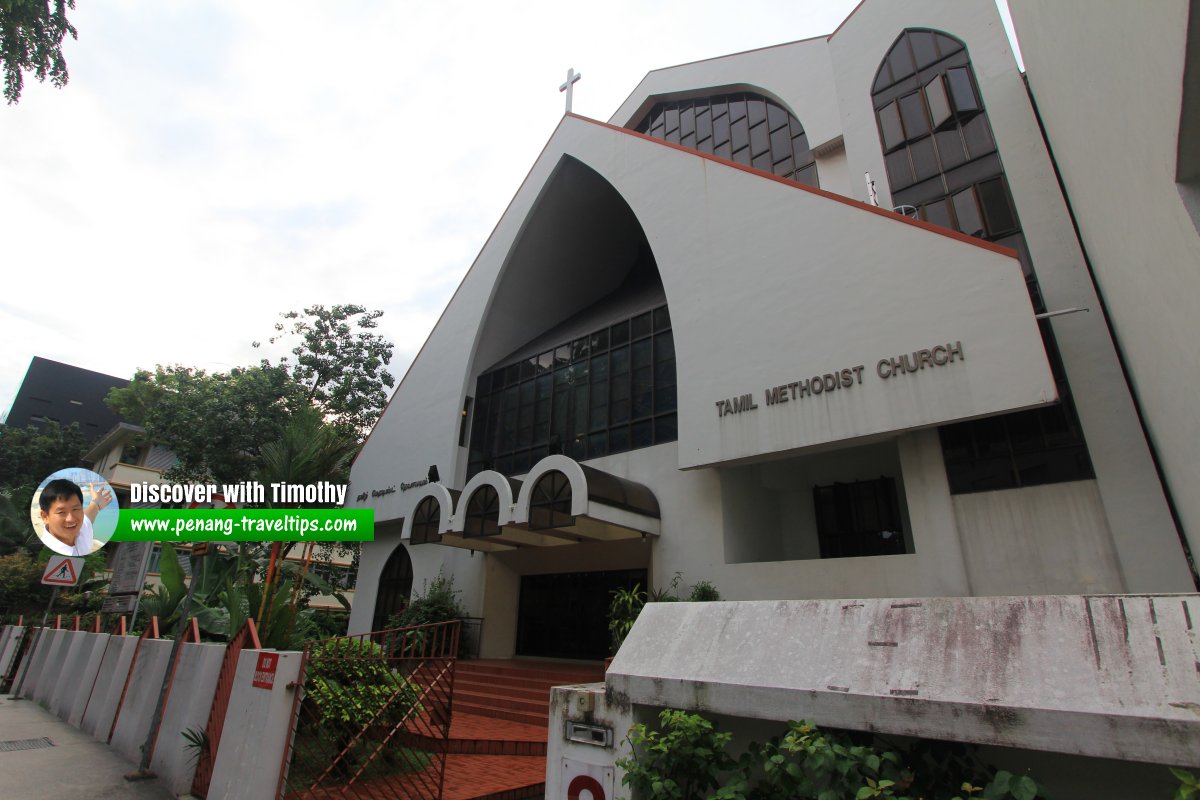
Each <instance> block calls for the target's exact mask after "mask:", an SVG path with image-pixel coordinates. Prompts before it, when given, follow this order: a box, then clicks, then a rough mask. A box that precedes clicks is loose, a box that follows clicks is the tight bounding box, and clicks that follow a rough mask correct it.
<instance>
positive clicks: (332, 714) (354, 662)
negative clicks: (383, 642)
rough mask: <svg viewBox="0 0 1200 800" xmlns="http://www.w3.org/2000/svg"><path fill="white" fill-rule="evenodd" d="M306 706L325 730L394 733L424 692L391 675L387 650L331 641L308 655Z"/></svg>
mask: <svg viewBox="0 0 1200 800" xmlns="http://www.w3.org/2000/svg"><path fill="white" fill-rule="evenodd" d="M306 692H307V693H306V696H305V702H310V701H311V702H312V703H313V704H314V705H316V706H317V707H318V708H319V709H320V715H319V716H320V719H321V720H322V722H323V724H326V725H327V726H330V727H333V728H345V729H348V730H362V729H364V728H367V727H368V726H372V725H374V726H385V727H387V728H391V727H393V726H395V725H396V724H398V723H399V722H400V720H401V719H402V718H403V716H404V715H405V714H407V713H408V711H409V710H410V709H412V708H413V707H414V706H416V705H417V701H418V700H419V698H420V696H421V688H420V686H418V685H417V684H416V683H414V682H412V681H411V680H409V679H408V678H406V677H404V676H403V675H401V674H399V673H398V672H397V671H395V670H393V669H392V668H391V667H390V665H389V664H388V661H387V658H386V655H385V653H384V652H383V648H381V647H380V646H379V645H377V644H375V643H374V642H372V641H369V640H366V639H329V640H327V641H324V642H320V643H319V644H317V645H315V646H313V648H312V650H311V651H310V653H309V669H308V683H307V685H306Z"/></svg>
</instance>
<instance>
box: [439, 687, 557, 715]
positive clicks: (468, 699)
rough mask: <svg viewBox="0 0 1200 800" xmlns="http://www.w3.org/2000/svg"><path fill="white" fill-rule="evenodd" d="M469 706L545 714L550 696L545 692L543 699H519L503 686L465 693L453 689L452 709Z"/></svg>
mask: <svg viewBox="0 0 1200 800" xmlns="http://www.w3.org/2000/svg"><path fill="white" fill-rule="evenodd" d="M469 705H483V706H495V707H498V708H509V709H512V710H513V711H528V712H530V713H534V714H538V713H540V714H546V713H547V712H548V711H549V709H550V695H549V692H547V693H546V695H545V697H544V698H543V697H535V698H525V697H519V696H517V695H515V694H514V693H513V692H511V691H509V690H508V688H507V687H505V686H488V687H485V688H483V689H481V690H479V691H467V690H465V689H459V688H458V687H455V689H454V708H455V709H456V710H458V709H461V708H463V707H464V706H469Z"/></svg>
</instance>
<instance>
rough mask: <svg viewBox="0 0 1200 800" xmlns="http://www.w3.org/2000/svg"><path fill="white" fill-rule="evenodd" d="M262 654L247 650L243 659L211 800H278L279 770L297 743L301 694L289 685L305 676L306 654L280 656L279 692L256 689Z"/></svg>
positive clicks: (277, 674) (230, 703) (284, 653)
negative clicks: (295, 715) (295, 718)
mask: <svg viewBox="0 0 1200 800" xmlns="http://www.w3.org/2000/svg"><path fill="white" fill-rule="evenodd" d="M258 653H259V651H257V650H243V651H242V654H241V657H240V658H239V659H238V666H237V675H236V677H235V678H234V682H233V694H232V695H231V697H230V700H229V711H228V712H226V714H225V728H224V730H223V732H222V734H221V746H220V749H219V750H218V751H217V763H216V764H215V765H214V766H213V777H212V782H211V783H210V784H209V789H208V796H209V797H229V798H234V797H236V798H245V799H246V800H253V799H254V798H263V800H268V799H269V798H273V797H275V790H276V788H277V783H278V780H279V764H280V762H281V760H282V759H283V752H284V748H286V747H287V745H288V740H289V739H290V738H291V720H292V703H293V700H294V699H295V690H294V689H290V688H288V684H289V683H291V682H293V681H295V680H296V678H297V676H298V675H299V674H300V659H301V658H302V654H301V653H296V652H283V653H280V654H279V661H278V669H277V671H276V673H275V682H274V687H273V688H271V689H260V688H257V687H255V686H252V685H251V684H252V682H253V680H254V667H255V665H256V664H257V662H258Z"/></svg>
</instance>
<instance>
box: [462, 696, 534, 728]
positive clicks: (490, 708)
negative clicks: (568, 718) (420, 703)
mask: <svg viewBox="0 0 1200 800" xmlns="http://www.w3.org/2000/svg"><path fill="white" fill-rule="evenodd" d="M454 711H455V712H456V713H457V712H463V713H467V714H476V715H479V716H482V717H493V718H495V719H505V720H510V721H512V722H523V723H524V724H526V725H536V726H539V727H541V728H545V727H547V726H548V725H549V724H550V708H549V704H547V707H546V709H545V710H543V711H538V712H533V711H514V710H513V709H511V708H510V707H509V706H508V705H495V704H489V703H459V702H458V700H457V699H456V700H455V702H454Z"/></svg>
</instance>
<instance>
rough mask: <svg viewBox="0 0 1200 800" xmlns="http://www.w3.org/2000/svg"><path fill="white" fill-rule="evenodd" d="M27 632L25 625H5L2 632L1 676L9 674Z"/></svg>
mask: <svg viewBox="0 0 1200 800" xmlns="http://www.w3.org/2000/svg"><path fill="white" fill-rule="evenodd" d="M26 630H27V628H26V627H25V626H24V625H5V626H4V630H3V631H2V632H0V675H7V674H8V670H9V669H10V668H11V667H12V662H13V659H14V658H16V657H17V650H19V649H20V647H21V640H22V639H24V637H25V631H26Z"/></svg>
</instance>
